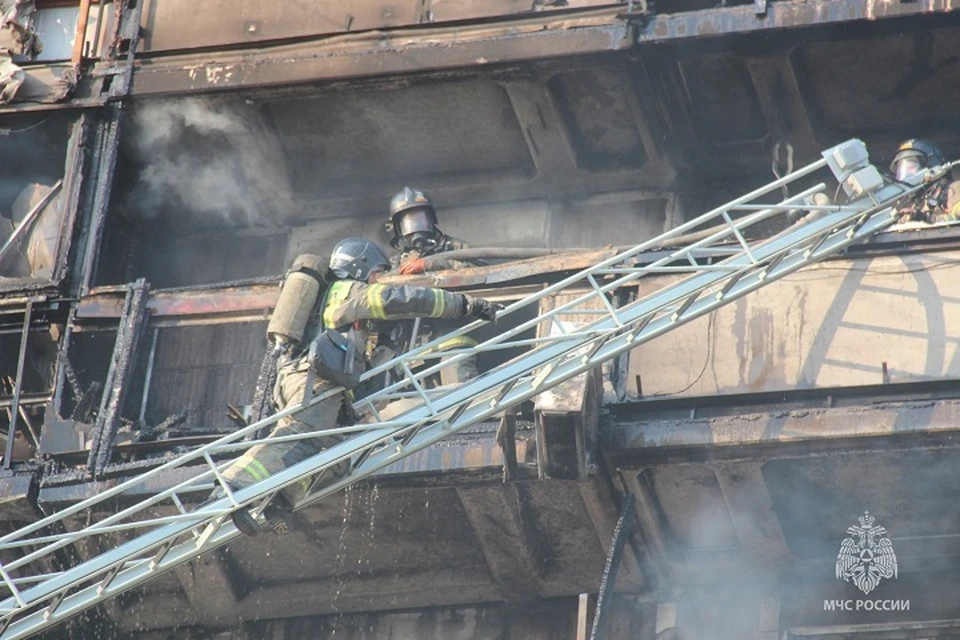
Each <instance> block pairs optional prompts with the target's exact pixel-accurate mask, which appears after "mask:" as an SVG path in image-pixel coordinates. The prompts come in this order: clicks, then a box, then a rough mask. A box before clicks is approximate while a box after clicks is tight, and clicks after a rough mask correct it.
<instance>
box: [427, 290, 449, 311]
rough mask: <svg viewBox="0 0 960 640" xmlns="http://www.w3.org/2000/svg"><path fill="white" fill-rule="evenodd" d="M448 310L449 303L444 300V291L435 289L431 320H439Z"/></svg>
mask: <svg viewBox="0 0 960 640" xmlns="http://www.w3.org/2000/svg"><path fill="white" fill-rule="evenodd" d="M446 308H447V303H446V301H445V300H444V299H443V291H440V289H433V311H432V312H431V313H430V317H431V318H439V317H440V316H442V315H443V312H444V311H445V310H446Z"/></svg>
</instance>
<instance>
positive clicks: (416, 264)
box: [400, 258, 427, 276]
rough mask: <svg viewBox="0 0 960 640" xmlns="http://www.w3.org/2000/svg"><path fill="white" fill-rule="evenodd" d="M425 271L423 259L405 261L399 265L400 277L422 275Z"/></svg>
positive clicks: (425, 262)
mask: <svg viewBox="0 0 960 640" xmlns="http://www.w3.org/2000/svg"><path fill="white" fill-rule="evenodd" d="M426 269H427V261H426V260H424V259H423V258H414V259H413V260H407V261H406V262H404V263H403V264H402V265H400V275H404V276H410V275H413V274H416V273H423V272H424V271H426Z"/></svg>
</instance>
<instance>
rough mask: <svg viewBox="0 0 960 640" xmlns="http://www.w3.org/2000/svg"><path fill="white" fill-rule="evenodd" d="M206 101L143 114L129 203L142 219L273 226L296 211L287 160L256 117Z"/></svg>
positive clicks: (146, 108)
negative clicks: (275, 146)
mask: <svg viewBox="0 0 960 640" xmlns="http://www.w3.org/2000/svg"><path fill="white" fill-rule="evenodd" d="M242 109H244V108H243V107H240V106H236V105H224V104H222V103H214V102H213V101H210V100H204V99H185V100H174V101H164V102H155V103H146V104H143V105H140V106H138V107H137V110H136V112H135V115H134V119H133V127H134V134H133V136H132V144H131V146H130V147H128V150H127V153H128V154H130V156H132V157H133V159H135V160H136V161H137V163H138V164H140V165H141V170H140V172H139V175H138V177H137V179H136V183H135V184H134V186H133V189H132V191H131V192H130V194H129V196H128V197H127V199H126V208H127V209H128V211H130V212H132V213H134V214H135V215H138V216H140V217H143V218H148V219H156V218H158V217H164V218H168V219H169V218H174V219H178V220H179V219H180V217H181V216H185V219H187V220H190V221H192V222H196V223H199V224H201V225H204V224H206V225H211V224H219V223H228V224H230V225H245V226H254V225H256V226H265V225H266V226H269V225H271V224H275V223H276V222H278V221H279V220H281V219H282V218H283V217H284V216H285V215H286V213H287V212H288V211H289V209H290V206H291V205H290V190H289V183H288V180H287V177H286V174H285V164H284V159H283V157H282V155H281V154H280V152H279V151H278V150H272V152H271V149H270V145H269V140H268V134H267V133H266V132H265V131H264V130H263V129H262V126H261V124H260V120H259V117H258V114H257V113H256V112H255V111H253V110H252V109H246V110H245V112H244V111H242Z"/></svg>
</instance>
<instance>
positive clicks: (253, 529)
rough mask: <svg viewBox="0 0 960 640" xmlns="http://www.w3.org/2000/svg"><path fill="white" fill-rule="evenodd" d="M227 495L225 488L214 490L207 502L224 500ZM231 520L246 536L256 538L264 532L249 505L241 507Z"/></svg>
mask: <svg viewBox="0 0 960 640" xmlns="http://www.w3.org/2000/svg"><path fill="white" fill-rule="evenodd" d="M231 489H235V487H231ZM226 495H227V493H226V492H225V491H224V490H223V487H217V488H216V489H214V490H213V493H211V494H210V497H209V498H208V499H207V501H208V502H215V501H217V500H220V499H222V498H224V497H225V496H226ZM230 519H231V520H232V521H233V524H234V526H235V527H236V528H237V530H238V531H240V533H242V534H243V535H245V536H250V537H254V536H256V535H259V534H260V533H262V532H263V526H262V525H261V524H260V522H259V521H258V520H257V517H256V516H255V515H253V512H252V511H251V507H250V506H249V505H247V506H245V507H240V508H239V509H237V510H236V511H234V512H233V513H231V514H230Z"/></svg>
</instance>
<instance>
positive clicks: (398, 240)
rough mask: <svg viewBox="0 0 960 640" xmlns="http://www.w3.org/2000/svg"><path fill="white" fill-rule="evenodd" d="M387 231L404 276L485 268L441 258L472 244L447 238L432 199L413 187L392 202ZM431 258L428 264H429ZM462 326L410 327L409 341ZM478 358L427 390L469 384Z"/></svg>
mask: <svg viewBox="0 0 960 640" xmlns="http://www.w3.org/2000/svg"><path fill="white" fill-rule="evenodd" d="M387 230H388V231H389V232H390V233H391V234H392V238H391V240H390V245H391V246H392V247H394V248H395V249H398V250H399V251H400V255H399V256H398V257H396V258H395V259H394V261H393V264H394V267H395V268H396V270H397V271H398V272H399V273H400V274H401V275H411V274H417V273H423V272H424V271H426V270H427V266H428V263H429V268H430V270H438V271H439V270H442V269H462V268H466V267H476V266H482V265H483V264H484V262H482V261H467V260H452V259H449V258H444V257H443V256H442V255H441V254H443V253H446V252H449V251H457V250H459V249H468V248H469V247H470V245H469V244H467V243H466V242H464V241H463V240H459V239H457V238H453V237H451V236H448V235H446V234H445V233H443V232H442V231H440V228H439V227H438V226H437V211H436V209H435V208H434V206H433V203H432V202H431V201H430V198H429V197H427V195H426V194H425V193H424V192H423V191H421V190H420V189H416V188H413V187H404V188H403V191H400V192H399V193H398V194H397V195H395V196H393V199H392V200H391V201H390V219H389V221H388V222H387ZM428 258H429V260H427V259H428ZM458 326H460V323H457V322H450V321H436V320H434V321H430V322H424V323H421V324H420V325H418V326H417V330H416V333H415V335H414V333H413V329H412V326H409V327H407V329H409V330H410V334H411V335H409V336H408V337H406V338H405V339H407V340H408V341H409V345H410V348H413V347H416V346H419V345H421V344H423V343H425V342H428V341H430V340H433V339H434V338H435V337H437V336H438V335H442V334H444V333H448V332H450V331H452V330H454V329H456V328H457V327H458ZM476 345H477V341H476V340H475V339H473V338H471V337H470V336H460V337H457V338H452V339H450V340H448V341H446V342H444V343H443V344H441V345H439V346H438V347H437V349H436V350H437V351H439V352H446V351H452V350H455V349H470V348H473V347H475V346H476ZM434 362H435V361H434V360H427V361H426V363H425V364H433V363H434ZM477 372H478V370H477V358H476V356H471V357H469V358H464V359H462V360H460V361H459V362H458V363H457V364H455V365H453V366H450V367H447V368H445V369H442V370H441V371H440V372H439V373H438V375H436V376H431V378H430V379H428V380H427V386H429V387H436V386H439V385H447V384H456V383H460V382H466V381H467V380H469V379H471V378H474V377H476V375H477Z"/></svg>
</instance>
